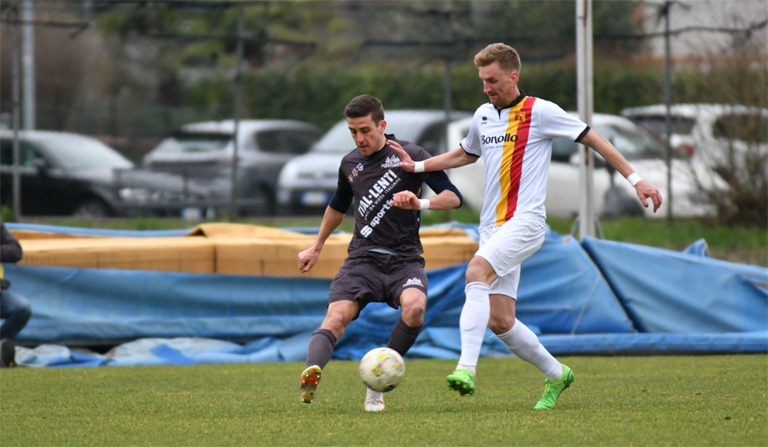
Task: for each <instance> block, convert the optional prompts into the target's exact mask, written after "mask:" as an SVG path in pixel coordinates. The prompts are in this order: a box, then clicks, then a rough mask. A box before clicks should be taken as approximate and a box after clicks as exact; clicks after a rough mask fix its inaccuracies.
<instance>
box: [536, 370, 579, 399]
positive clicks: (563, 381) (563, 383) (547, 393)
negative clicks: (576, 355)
mask: <svg viewBox="0 0 768 447" xmlns="http://www.w3.org/2000/svg"><path fill="white" fill-rule="evenodd" d="M573 380H574V378H573V371H571V368H569V367H567V366H565V365H563V375H562V376H560V378H559V379H555V380H549V379H547V380H545V381H544V384H545V385H544V394H542V395H541V399H540V400H539V402H538V403H537V404H536V406H535V407H533V409H534V410H551V409H553V408H555V404H556V403H557V398H558V397H560V393H562V392H563V391H565V390H566V388H568V387H569V386H570V385H571V384H572V383H573Z"/></svg>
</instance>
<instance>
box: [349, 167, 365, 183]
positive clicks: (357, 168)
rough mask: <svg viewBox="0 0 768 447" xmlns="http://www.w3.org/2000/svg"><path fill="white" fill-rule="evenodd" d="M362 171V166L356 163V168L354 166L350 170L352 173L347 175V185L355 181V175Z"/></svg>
mask: <svg viewBox="0 0 768 447" xmlns="http://www.w3.org/2000/svg"><path fill="white" fill-rule="evenodd" d="M362 170H363V164H362V163H358V164H357V166H355V169H353V170H352V173H351V174H349V177H347V180H349V183H352V182H353V181H354V180H355V177H357V175H358V174H359V173H360V171H362Z"/></svg>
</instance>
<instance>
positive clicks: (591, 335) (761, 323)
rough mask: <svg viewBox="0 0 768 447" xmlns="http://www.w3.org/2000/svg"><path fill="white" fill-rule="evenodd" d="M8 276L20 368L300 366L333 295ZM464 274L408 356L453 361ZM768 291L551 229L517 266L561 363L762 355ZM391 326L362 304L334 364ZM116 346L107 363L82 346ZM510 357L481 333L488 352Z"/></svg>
mask: <svg viewBox="0 0 768 447" xmlns="http://www.w3.org/2000/svg"><path fill="white" fill-rule="evenodd" d="M185 234H186V232H185ZM121 236H124V235H121ZM169 237H170V235H169ZM5 267H6V276H7V277H8V278H9V279H10V280H11V282H12V283H13V288H14V290H15V291H16V292H17V293H19V294H21V295H23V296H25V297H27V298H28V299H29V301H30V303H31V304H32V308H33V317H32V319H31V320H30V322H29V323H28V324H27V326H26V327H25V328H24V330H23V331H22V332H21V333H20V334H19V336H18V337H17V340H18V341H19V342H20V343H22V344H25V345H40V346H38V347H37V348H35V349H24V348H17V349H18V350H17V361H19V362H20V363H22V364H27V365H56V366H74V365H82V366H86V365H130V364H189V363H226V362H258V361H300V360H303V359H304V358H305V356H306V348H307V343H308V341H309V337H310V336H311V334H312V332H314V331H315V330H316V329H317V328H318V327H319V325H320V323H321V322H322V319H323V317H324V315H325V311H326V304H327V299H328V296H327V294H328V288H329V286H330V280H329V279H312V278H286V277H267V276H238V275H220V274H215V275H214V274H192V273H169V272H156V271H133V270H130V271H129V270H109V269H82V268H73V267H40V266H15V265H6V266H5ZM465 269H466V264H461V265H456V266H450V267H445V268H441V269H436V270H430V271H428V272H427V275H428V278H429V283H430V290H429V297H428V306H427V313H426V315H425V330H424V331H423V332H422V334H421V335H420V336H419V338H418V340H417V342H416V344H415V345H414V347H413V348H412V349H411V351H410V352H409V353H408V356H409V357H438V358H456V357H458V355H459V353H460V343H459V339H460V338H459V331H458V323H459V316H460V313H461V308H462V305H463V303H464V271H465ZM766 284H768V269H765V268H762V267H756V266H744V265H739V264H733V263H728V262H724V261H718V260H714V259H710V258H707V257H703V256H701V253H695V254H690V253H678V252H673V251H669V250H660V249H654V248H649V247H643V246H637V245H633V244H624V243H618V242H611V241H603V240H598V239H591V238H586V239H585V240H584V241H582V243H579V242H578V241H577V240H575V239H573V238H572V237H569V236H563V235H560V234H558V233H555V232H548V233H547V237H546V240H545V243H544V245H543V246H542V248H541V249H540V250H539V251H538V252H537V253H536V254H534V255H533V256H531V257H530V258H529V259H528V260H526V261H525V262H524V263H523V267H522V278H521V282H520V288H519V294H520V296H519V297H518V303H517V318H518V319H520V320H521V321H523V322H524V323H526V325H528V326H529V327H531V329H532V330H534V331H535V332H537V333H539V334H541V338H540V339H541V341H542V343H543V344H544V345H545V346H546V347H547V349H549V350H550V351H551V352H553V353H555V354H558V353H569V354H574V353H580V354H583V353H630V352H680V351H683V352H684V351H690V352H766V351H768V307H767V306H766V298H768V292H766V291H767V290H768V286H766ZM398 317H399V311H397V310H394V309H391V308H389V307H388V306H385V305H371V306H368V307H366V308H365V309H364V310H363V312H361V315H360V317H359V318H358V319H357V320H356V321H354V322H352V323H351V324H350V326H349V327H348V329H347V332H346V333H345V335H344V336H343V337H342V338H341V339H340V340H339V342H338V343H337V346H336V350H335V351H334V358H338V359H357V358H360V357H361V356H362V355H363V354H364V353H365V352H367V351H368V350H369V349H371V348H373V347H377V346H383V345H386V343H387V340H388V338H389V333H390V331H391V329H392V327H393V325H394V323H395V322H396V321H397V319H398ZM118 343H119V346H117V347H115V348H114V349H113V350H112V351H110V352H109V353H107V354H104V355H99V354H95V353H93V352H85V351H82V350H81V349H79V348H78V349H76V347H78V346H79V347H82V346H92V345H115V344H118ZM64 345H66V346H70V347H71V348H72V349H70V348H66V347H64ZM509 354H510V353H509V351H508V350H507V348H506V346H504V344H503V343H502V342H501V341H500V340H499V339H498V338H496V337H494V336H493V334H492V333H491V332H490V330H489V331H487V333H486V341H485V344H484V346H483V351H482V355H484V356H492V355H509Z"/></svg>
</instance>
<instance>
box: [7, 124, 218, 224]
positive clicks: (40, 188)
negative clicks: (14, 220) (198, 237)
mask: <svg viewBox="0 0 768 447" xmlns="http://www.w3.org/2000/svg"><path fill="white" fill-rule="evenodd" d="M18 138H19V177H20V184H21V188H20V191H21V195H20V200H21V213H20V214H21V215H25V216H62V215H77V216H81V217H106V216H122V215H139V214H158V212H161V211H165V210H167V209H173V207H174V206H177V207H176V208H175V210H176V212H178V209H179V207H180V206H181V205H178V204H179V203H182V204H183V205H184V206H192V205H193V204H194V200H193V199H196V197H194V196H193V193H187V196H184V195H183V193H182V187H181V185H179V186H177V187H176V188H175V191H174V188H170V187H168V186H167V185H168V184H171V183H172V182H168V178H167V177H168V175H167V174H165V175H162V179H161V178H159V175H158V174H156V173H141V172H140V171H135V170H134V164H133V162H131V161H130V160H128V159H127V158H125V157H124V156H123V155H121V154H120V153H118V152H117V151H116V150H114V149H112V148H111V147H109V146H107V145H105V144H103V143H101V142H100V141H99V140H97V139H95V138H91V137H88V136H85V135H78V134H73V133H66V132H51V131H20V132H19V133H18ZM13 145H14V135H13V132H11V131H8V130H0V203H2V205H3V206H7V207H13V169H14V166H13V165H14V163H13ZM121 173H122V174H123V175H120V174H121ZM130 173H135V174H140V175H138V177H139V178H141V182H140V183H141V184H136V182H133V184H130V185H129V184H127V183H126V182H124V181H123V180H121V179H122V178H123V177H125V178H129V177H130V178H134V179H135V178H136V177H137V175H135V174H134V175H126V174H130ZM177 183H178V182H177ZM153 185H154V186H153ZM159 185H160V186H159ZM185 186H186V185H185ZM184 189H186V190H187V191H189V190H190V188H189V187H186V188H184ZM200 200H201V201H202V200H204V198H200Z"/></svg>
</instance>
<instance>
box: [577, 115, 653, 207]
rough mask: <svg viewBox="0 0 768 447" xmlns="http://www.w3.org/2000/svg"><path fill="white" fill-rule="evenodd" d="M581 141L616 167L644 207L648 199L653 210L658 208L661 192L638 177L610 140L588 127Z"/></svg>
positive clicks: (646, 205)
mask: <svg viewBox="0 0 768 447" xmlns="http://www.w3.org/2000/svg"><path fill="white" fill-rule="evenodd" d="M581 143H582V144H584V145H586V146H588V147H591V148H592V149H594V150H595V151H596V152H597V153H598V154H600V155H602V156H603V158H604V159H605V161H606V162H608V163H609V164H610V165H611V166H613V167H614V168H616V170H617V171H619V172H620V173H621V175H623V176H624V178H626V179H627V180H628V181H629V182H630V183H632V185H633V186H634V187H635V192H636V193H637V197H638V198H639V199H640V203H642V204H643V206H644V207H646V208H648V199H650V200H651V202H652V203H653V212H654V213H655V212H656V210H658V209H659V207H660V206H661V203H662V198H661V192H659V190H658V189H657V188H656V187H655V186H653V185H651V184H650V183H648V182H646V181H645V180H642V179H640V176H639V175H638V174H637V173H635V170H634V169H633V168H632V166H631V165H630V164H629V162H628V161H627V160H626V159H625V158H624V156H623V155H621V152H619V150H618V149H616V148H615V147H614V146H613V144H611V142H610V141H608V140H606V139H605V138H603V137H602V136H601V135H600V134H598V133H597V132H595V131H594V130H592V129H590V130H589V132H587V134H586V135H585V136H584V138H582V139H581Z"/></svg>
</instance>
